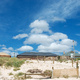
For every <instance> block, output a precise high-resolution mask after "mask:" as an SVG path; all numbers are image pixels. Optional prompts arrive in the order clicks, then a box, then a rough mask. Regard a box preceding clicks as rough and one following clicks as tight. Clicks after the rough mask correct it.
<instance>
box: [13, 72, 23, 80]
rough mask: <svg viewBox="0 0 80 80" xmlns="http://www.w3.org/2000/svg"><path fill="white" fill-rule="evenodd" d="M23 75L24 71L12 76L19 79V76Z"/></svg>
mask: <svg viewBox="0 0 80 80" xmlns="http://www.w3.org/2000/svg"><path fill="white" fill-rule="evenodd" d="M23 75H24V73H22V72H19V73H18V74H15V75H14V77H15V78H16V79H20V78H24V76H23Z"/></svg>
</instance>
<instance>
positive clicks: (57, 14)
mask: <svg viewBox="0 0 80 80" xmlns="http://www.w3.org/2000/svg"><path fill="white" fill-rule="evenodd" d="M79 8H80V0H66V1H65V0H58V1H57V0H56V1H54V0H51V3H47V2H46V6H45V5H44V6H43V9H42V10H41V11H40V12H39V13H38V14H37V15H36V17H35V18H38V19H44V20H47V21H49V22H50V21H65V20H66V19H67V18H71V17H74V14H75V15H76V13H77V11H79ZM56 18H57V19H56Z"/></svg>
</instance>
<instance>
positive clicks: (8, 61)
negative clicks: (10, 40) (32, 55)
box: [0, 57, 25, 68]
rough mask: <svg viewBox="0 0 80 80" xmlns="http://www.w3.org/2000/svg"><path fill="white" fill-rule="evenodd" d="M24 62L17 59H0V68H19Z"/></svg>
mask: <svg viewBox="0 0 80 80" xmlns="http://www.w3.org/2000/svg"><path fill="white" fill-rule="evenodd" d="M24 62H25V60H21V59H18V58H7V57H0V66H3V65H5V66H6V67H15V68H17V67H20V66H21V65H22V64H23V63H24Z"/></svg>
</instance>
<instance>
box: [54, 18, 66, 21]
mask: <svg viewBox="0 0 80 80" xmlns="http://www.w3.org/2000/svg"><path fill="white" fill-rule="evenodd" d="M52 21H53V22H55V21H62V22H66V20H65V19H63V18H59V17H54V18H53V20H52Z"/></svg>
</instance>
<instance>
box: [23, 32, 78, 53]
mask: <svg viewBox="0 0 80 80" xmlns="http://www.w3.org/2000/svg"><path fill="white" fill-rule="evenodd" d="M24 44H38V45H39V46H38V48H37V50H38V51H40V52H63V51H70V50H71V49H72V46H73V40H71V39H68V36H67V35H66V34H63V33H59V32H57V33H54V34H51V35H45V34H31V35H30V36H29V37H28V38H27V39H26V40H25V41H24ZM74 44H75V45H76V44H77V42H76V41H75V42H74Z"/></svg>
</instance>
